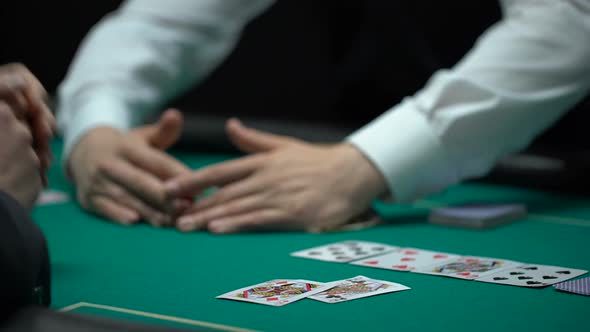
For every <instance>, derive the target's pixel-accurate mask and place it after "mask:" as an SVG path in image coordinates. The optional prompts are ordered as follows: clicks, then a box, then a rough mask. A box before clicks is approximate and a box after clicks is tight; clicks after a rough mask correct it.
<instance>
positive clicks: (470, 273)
mask: <svg viewBox="0 0 590 332" xmlns="http://www.w3.org/2000/svg"><path fill="white" fill-rule="evenodd" d="M520 264H521V263H518V262H513V261H508V260H504V259H498V258H487V257H459V258H455V259H453V260H450V261H446V262H444V263H440V264H435V265H431V266H427V267H424V268H420V269H417V270H416V271H415V272H417V273H424V274H433V275H440V276H446V277H453V278H460V279H477V278H481V277H484V276H486V275H489V274H492V273H495V272H497V271H499V270H500V269H506V268H511V267H515V266H518V265H520Z"/></svg>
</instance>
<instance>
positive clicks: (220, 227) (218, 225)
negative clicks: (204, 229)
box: [209, 221, 228, 234]
mask: <svg viewBox="0 0 590 332" xmlns="http://www.w3.org/2000/svg"><path fill="white" fill-rule="evenodd" d="M209 231H210V232H212V233H219V234H221V233H226V232H227V231H228V228H227V227H226V226H225V224H224V223H222V222H219V221H212V222H210V223H209Z"/></svg>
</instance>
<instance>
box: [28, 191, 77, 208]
mask: <svg viewBox="0 0 590 332" xmlns="http://www.w3.org/2000/svg"><path fill="white" fill-rule="evenodd" d="M69 200H70V196H69V195H68V194H66V193H64V192H61V191H59V190H53V189H47V190H43V191H42V192H41V193H40V194H39V197H37V201H36V202H35V205H37V206H42V205H49V204H58V203H65V202H67V201H69Z"/></svg>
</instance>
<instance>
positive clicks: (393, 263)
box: [351, 248, 459, 271]
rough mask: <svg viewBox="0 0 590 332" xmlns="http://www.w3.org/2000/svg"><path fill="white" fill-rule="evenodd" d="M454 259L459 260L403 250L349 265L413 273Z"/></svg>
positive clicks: (413, 250)
mask: <svg viewBox="0 0 590 332" xmlns="http://www.w3.org/2000/svg"><path fill="white" fill-rule="evenodd" d="M454 258H459V256H458V255H453V254H448V253H444V252H436V251H428V250H421V249H415V248H403V249H400V250H397V251H394V252H390V253H387V254H384V255H379V256H375V257H370V258H367V259H363V260H359V261H355V262H353V263H351V264H354V265H363V266H369V267H378V268H382V269H389V270H398V271H414V270H416V269H419V268H422V267H426V266H430V265H433V264H441V263H443V262H446V261H449V260H451V259H454Z"/></svg>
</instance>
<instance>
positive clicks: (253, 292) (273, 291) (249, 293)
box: [217, 279, 330, 307]
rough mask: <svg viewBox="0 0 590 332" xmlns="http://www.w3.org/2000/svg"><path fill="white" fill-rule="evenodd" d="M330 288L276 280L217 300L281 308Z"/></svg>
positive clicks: (318, 284)
mask: <svg viewBox="0 0 590 332" xmlns="http://www.w3.org/2000/svg"><path fill="white" fill-rule="evenodd" d="M329 287H330V285H329V284H323V283H321V282H317V281H309V280H303V279H295V280H290V279H276V280H271V281H267V282H263V283H260V284H256V285H252V286H248V287H244V288H240V289H237V290H235V291H231V292H229V293H225V294H223V295H219V296H217V298H218V299H228V300H236V301H244V302H253V303H259V304H265V305H271V306H276V307H279V306H283V305H285V304H289V303H292V302H295V301H298V300H301V299H304V298H306V297H308V296H310V295H313V294H316V293H319V292H321V291H324V290H326V289H328V288H329Z"/></svg>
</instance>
